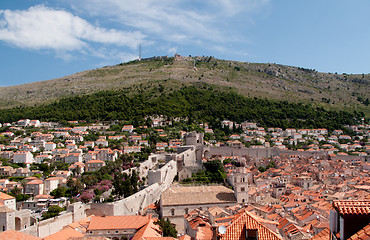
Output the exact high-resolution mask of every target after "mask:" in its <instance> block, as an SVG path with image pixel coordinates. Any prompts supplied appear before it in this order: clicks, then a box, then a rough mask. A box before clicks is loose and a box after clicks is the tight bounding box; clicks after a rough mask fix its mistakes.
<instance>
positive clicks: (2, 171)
mask: <svg viewBox="0 0 370 240" xmlns="http://www.w3.org/2000/svg"><path fill="white" fill-rule="evenodd" d="M13 172H14V169H13V167H11V166H0V176H12V174H13ZM4 187H5V186H4Z"/></svg>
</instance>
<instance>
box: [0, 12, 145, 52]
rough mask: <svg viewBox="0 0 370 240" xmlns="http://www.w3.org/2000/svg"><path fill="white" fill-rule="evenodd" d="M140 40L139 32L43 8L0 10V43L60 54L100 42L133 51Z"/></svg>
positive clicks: (141, 37) (80, 49)
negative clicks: (102, 25)
mask: <svg viewBox="0 0 370 240" xmlns="http://www.w3.org/2000/svg"><path fill="white" fill-rule="evenodd" d="M143 38H144V36H143V35H142V34H141V33H140V32H138V31H120V30H115V29H106V28H100V27H96V26H93V25H92V24H90V23H89V22H87V21H86V20H84V19H82V18H80V17H78V16H74V15H73V14H71V13H69V12H67V11H63V10H55V9H52V8H48V7H45V6H43V5H37V6H34V7H31V8H29V9H28V10H25V11H21V10H16V11H11V10H0V40H2V41H5V42H7V43H10V44H12V45H15V46H17V47H21V48H27V49H36V50H39V49H53V50H56V51H59V52H62V53H63V52H64V51H73V50H79V51H82V49H86V48H88V47H89V45H90V44H91V43H103V44H114V45H118V46H124V47H130V48H131V49H135V48H136V47H137V44H138V43H139V42H140V41H141V40H142V39H143Z"/></svg>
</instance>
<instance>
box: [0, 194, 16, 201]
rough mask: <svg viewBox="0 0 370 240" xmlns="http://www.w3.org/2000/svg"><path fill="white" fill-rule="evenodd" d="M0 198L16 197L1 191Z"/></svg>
mask: <svg viewBox="0 0 370 240" xmlns="http://www.w3.org/2000/svg"><path fill="white" fill-rule="evenodd" d="M0 199H4V200H9V199H15V197H12V196H10V195H8V194H6V193H0Z"/></svg>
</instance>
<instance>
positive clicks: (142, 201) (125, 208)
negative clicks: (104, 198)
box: [87, 161, 177, 216]
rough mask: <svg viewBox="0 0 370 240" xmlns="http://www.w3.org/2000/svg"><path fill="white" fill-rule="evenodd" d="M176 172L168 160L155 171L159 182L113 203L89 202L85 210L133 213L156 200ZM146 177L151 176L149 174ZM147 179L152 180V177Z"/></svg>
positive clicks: (175, 168)
mask: <svg viewBox="0 0 370 240" xmlns="http://www.w3.org/2000/svg"><path fill="white" fill-rule="evenodd" d="M176 174H177V167H176V162H175V161H170V162H168V163H167V164H165V165H164V166H163V167H162V168H161V169H159V170H156V171H155V175H154V176H155V178H156V179H159V181H160V182H155V183H153V184H152V185H150V186H148V187H146V188H145V189H143V190H141V191H139V192H137V193H135V194H133V195H131V196H129V197H127V198H125V199H122V200H119V201H116V202H114V203H91V204H90V206H91V208H90V209H89V210H87V215H92V214H94V215H97V216H108V215H110V216H115V215H135V214H138V213H139V212H140V211H142V210H143V209H144V208H145V207H147V206H148V205H150V204H152V203H154V202H156V201H158V200H159V199H160V196H161V193H162V192H163V191H164V190H166V189H167V188H168V187H169V186H171V184H172V182H173V179H174V178H175V176H176ZM148 178H151V175H150V174H149V176H148ZM149 181H151V182H153V180H152V179H150V180H149Z"/></svg>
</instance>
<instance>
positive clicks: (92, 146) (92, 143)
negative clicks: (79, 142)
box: [84, 142, 95, 148]
mask: <svg viewBox="0 0 370 240" xmlns="http://www.w3.org/2000/svg"><path fill="white" fill-rule="evenodd" d="M84 145H85V146H86V147H90V148H94V147H95V143H94V142H85V144H84Z"/></svg>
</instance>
